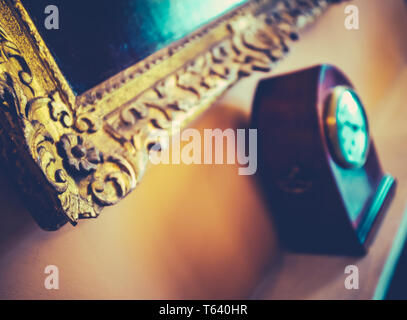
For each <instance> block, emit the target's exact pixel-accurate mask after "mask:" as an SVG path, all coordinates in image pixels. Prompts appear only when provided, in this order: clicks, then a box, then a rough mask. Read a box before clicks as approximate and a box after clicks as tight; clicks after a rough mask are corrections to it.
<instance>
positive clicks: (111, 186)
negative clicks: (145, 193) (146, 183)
mask: <svg viewBox="0 0 407 320" xmlns="http://www.w3.org/2000/svg"><path fill="white" fill-rule="evenodd" d="M136 184H137V177H136V171H135V170H134V167H133V165H132V164H131V162H130V161H128V160H127V159H126V158H125V157H124V156H122V155H120V153H117V154H114V153H113V154H112V155H110V156H108V157H107V159H106V161H104V162H103V163H102V164H101V165H99V166H98V168H97V170H96V171H95V173H94V174H93V177H92V180H91V183H90V185H89V188H90V192H91V194H92V195H93V197H94V199H95V201H96V202H97V203H98V204H100V205H101V206H110V205H113V204H115V203H117V202H118V201H119V200H120V199H121V198H123V197H125V196H126V195H127V194H128V193H129V192H130V191H132V190H133V189H134V188H135V187H136Z"/></svg>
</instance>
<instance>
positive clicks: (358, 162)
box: [336, 90, 369, 166]
mask: <svg viewBox="0 0 407 320" xmlns="http://www.w3.org/2000/svg"><path fill="white" fill-rule="evenodd" d="M337 103H338V104H337V114H336V120H337V127H338V139H339V146H340V148H341V152H342V155H343V157H344V159H345V160H346V162H348V163H349V164H351V165H355V166H362V165H363V164H364V162H365V160H366V155H367V151H368V147H369V131H368V124H367V117H366V114H365V111H364V109H363V106H362V103H361V102H360V100H359V98H358V96H357V95H356V93H355V92H353V91H352V90H344V91H343V92H342V94H341V95H340V97H339V98H338V102H337Z"/></svg>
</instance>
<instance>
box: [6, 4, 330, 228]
mask: <svg viewBox="0 0 407 320" xmlns="http://www.w3.org/2000/svg"><path fill="white" fill-rule="evenodd" d="M328 4H329V1H327V0H284V1H281V0H277V1H273V0H257V1H250V2H249V3H246V4H245V5H242V6H240V7H238V8H237V9H235V10H233V11H232V12H230V13H228V14H226V15H225V16H223V17H221V18H220V19H217V20H216V21H214V22H212V23H211V24H209V25H207V26H205V27H203V28H201V29H199V30H197V31H196V32H194V33H193V34H191V35H189V36H188V37H186V38H184V39H182V40H180V41H177V42H176V43H174V44H172V45H170V46H169V47H167V48H165V49H163V50H160V51H158V52H156V53H154V54H153V55H151V56H150V57H148V58H146V59H145V60H143V61H141V62H140V63H137V64H136V65H134V66H132V67H130V68H128V69H126V70H124V71H122V72H121V73H119V74H117V75H116V76H113V77H112V78H110V79H108V80H107V81H104V82H103V83H101V84H99V85H98V86H96V87H95V88H93V89H91V90H89V91H87V92H85V93H84V94H82V95H79V96H75V94H74V93H73V91H72V90H71V88H70V86H69V85H68V83H67V81H66V80H65V78H64V77H63V75H62V73H61V71H60V70H59V68H58V65H57V64H56V62H55V60H54V58H53V57H52V55H51V54H50V52H49V51H48V49H47V47H46V45H45V43H44V42H43V40H42V39H41V37H40V35H39V34H38V31H37V30H36V28H35V26H34V24H33V22H32V21H31V19H30V17H29V14H28V13H27V12H26V11H25V9H24V7H23V5H22V4H21V2H20V1H19V0H0V131H1V135H0V144H1V149H0V150H1V155H2V157H3V159H5V161H6V163H8V165H9V167H10V168H11V169H10V170H13V175H14V176H15V177H16V180H17V182H18V183H19V185H20V186H21V188H22V189H23V191H24V193H25V195H26V198H27V201H28V203H29V207H30V209H31V211H32V212H33V216H34V217H35V218H36V220H37V221H38V222H39V223H40V225H41V226H42V227H43V228H45V229H49V230H53V229H57V228H59V227H60V226H61V225H63V224H64V223H65V222H66V221H69V222H71V223H72V224H74V225H75V224H76V223H77V222H78V220H79V219H81V218H94V217H97V216H98V215H99V213H100V211H101V210H102V209H103V207H105V206H110V205H113V204H115V203H117V202H118V201H119V200H120V199H121V198H123V197H125V196H126V195H127V194H129V192H131V191H132V190H133V189H134V188H135V187H136V185H137V184H138V183H139V181H140V180H141V177H142V176H143V173H144V170H145V168H146V166H147V163H148V156H149V152H150V149H151V146H152V145H154V144H156V143H160V141H159V139H160V138H158V137H163V135H171V134H172V133H173V132H172V130H173V128H174V126H173V124H174V123H177V124H179V125H181V126H185V125H187V124H188V123H189V122H190V120H192V119H194V118H195V117H196V116H197V115H199V114H200V113H201V112H202V111H203V110H205V109H206V108H207V107H209V106H210V105H211V104H212V103H213V102H214V101H215V100H216V99H217V98H218V97H219V96H220V95H221V94H222V93H223V92H224V91H225V90H226V89H227V88H229V87H230V86H231V85H233V84H234V83H235V82H237V81H238V80H239V79H240V78H242V77H245V76H248V75H250V74H251V73H252V72H255V71H260V72H261V71H263V72H264V71H269V70H270V69H271V67H272V65H273V63H276V62H277V61H278V60H280V59H281V58H282V57H283V56H284V55H285V54H286V53H287V52H288V47H289V44H290V42H291V41H295V40H296V39H297V37H298V30H299V29H300V28H303V27H304V26H305V25H307V24H308V23H310V22H312V21H313V20H314V19H315V18H316V17H317V16H319V15H320V14H321V13H322V12H323V10H324V9H325V8H326V7H327V6H328Z"/></svg>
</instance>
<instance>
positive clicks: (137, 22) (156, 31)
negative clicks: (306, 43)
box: [22, 0, 247, 94]
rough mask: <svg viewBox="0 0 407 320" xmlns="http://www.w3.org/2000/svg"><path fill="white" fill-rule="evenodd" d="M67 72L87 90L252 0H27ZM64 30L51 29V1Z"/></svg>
mask: <svg viewBox="0 0 407 320" xmlns="http://www.w3.org/2000/svg"><path fill="white" fill-rule="evenodd" d="M22 2H23V4H24V6H25V8H26V9H27V11H28V13H29V14H30V16H31V18H32V19H33V20H34V23H35V24H36V27H37V28H38V30H39V32H40V34H41V36H42V37H43V39H44V41H45V43H46V44H47V46H48V48H49V49H50V50H51V52H52V54H53V55H54V58H55V59H56V61H57V63H58V65H59V67H60V69H61V71H62V72H63V74H64V76H65V77H66V78H67V80H68V82H69V83H70V85H71V87H72V89H73V90H74V91H75V93H76V94H81V93H83V92H85V91H87V90H89V89H91V88H92V87H94V86H96V85H97V84H99V83H100V82H102V81H104V80H106V79H108V78H109V77H111V76H113V75H115V74H117V73H119V72H120V71H122V70H123V69H125V68H127V67H129V66H131V65H134V64H135V63H137V62H139V61H141V60H142V59H144V58H146V57H147V56H149V55H151V54H152V53H154V52H156V51H157V50H160V49H162V48H164V47H165V46H167V45H169V44H171V43H172V42H174V41H176V40H179V39H181V38H183V37H185V36H186V35H188V34H189V33H191V32H193V31H194V30H196V29H198V28H199V27H201V26H203V25H205V24H206V23H208V22H210V21H211V20H213V19H216V18H217V17H219V16H221V15H223V14H225V13H227V12H228V11H230V10H232V9H233V8H235V7H237V6H239V5H241V4H243V3H244V2H247V0H120V1H113V0H98V1H94V0H85V1H79V0H69V1H67V0H53V1H52V2H50V1H48V0H22ZM50 4H52V5H55V6H57V7H58V11H59V29H50V30H48V29H47V28H46V27H45V24H44V21H45V18H46V17H47V14H45V13H44V10H45V8H46V7H47V6H48V5H50Z"/></svg>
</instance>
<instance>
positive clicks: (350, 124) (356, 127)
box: [343, 120, 360, 131]
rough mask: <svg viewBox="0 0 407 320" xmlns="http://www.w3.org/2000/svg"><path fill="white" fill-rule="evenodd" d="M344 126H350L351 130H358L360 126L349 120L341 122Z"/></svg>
mask: <svg viewBox="0 0 407 320" xmlns="http://www.w3.org/2000/svg"><path fill="white" fill-rule="evenodd" d="M343 125H344V126H347V127H350V128H351V129H352V130H353V131H358V130H359V129H360V126H359V125H358V124H355V123H352V122H350V121H349V120H347V121H345V122H344V123H343Z"/></svg>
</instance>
